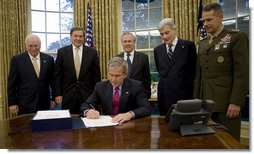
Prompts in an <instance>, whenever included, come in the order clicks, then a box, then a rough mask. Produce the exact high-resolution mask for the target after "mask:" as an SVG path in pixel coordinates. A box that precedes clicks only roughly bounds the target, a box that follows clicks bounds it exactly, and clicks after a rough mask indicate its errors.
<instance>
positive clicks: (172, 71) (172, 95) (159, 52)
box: [154, 39, 197, 114]
mask: <svg viewBox="0 0 254 154" xmlns="http://www.w3.org/2000/svg"><path fill="white" fill-rule="evenodd" d="M196 57H197V56H196V47H195V44H194V43H193V42H190V41H187V40H182V39H178V42H177V44H176V47H175V50H174V54H173V57H172V59H171V60H170V59H169V57H168V55H167V49H166V44H165V43H163V44H161V45H159V46H158V47H156V48H155V49H154V59H155V64H156V67H157V70H158V73H159V77H160V79H159V84H158V105H159V109H160V112H161V113H162V114H165V112H166V111H167V110H168V109H169V108H170V107H171V106H172V105H173V104H175V103H176V102H177V101H178V100H183V99H191V98H192V95H193V81H194V76H195V66H196Z"/></svg>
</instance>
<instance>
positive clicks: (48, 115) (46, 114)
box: [33, 110, 71, 120]
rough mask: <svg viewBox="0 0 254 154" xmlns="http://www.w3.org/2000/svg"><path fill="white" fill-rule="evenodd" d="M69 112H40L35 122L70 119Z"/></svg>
mask: <svg viewBox="0 0 254 154" xmlns="http://www.w3.org/2000/svg"><path fill="white" fill-rule="evenodd" d="M70 117H71V115H70V112H69V110H48V111H38V112H37V114H36V115H35V117H34V118H33V120H42V119H59V118H70Z"/></svg>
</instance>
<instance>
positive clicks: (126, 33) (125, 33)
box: [121, 32, 136, 42]
mask: <svg viewBox="0 0 254 154" xmlns="http://www.w3.org/2000/svg"><path fill="white" fill-rule="evenodd" d="M125 35H131V36H133V38H134V42H136V36H135V35H134V34H133V33H131V32H123V34H122V36H121V41H122V39H123V36H125Z"/></svg>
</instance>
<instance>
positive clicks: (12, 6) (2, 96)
mask: <svg viewBox="0 0 254 154" xmlns="http://www.w3.org/2000/svg"><path fill="white" fill-rule="evenodd" d="M27 13H28V1H27V0H21V1H17V0H1V3H0V21H1V24H0V40H1V41H0V72H1V75H0V82H1V83H0V88H1V90H0V92H1V93H0V109H2V117H3V118H4V119H5V118H8V117H9V108H8V104H7V102H8V99H7V78H8V73H9V65H10V60H11V57H12V56H13V55H16V54H18V53H20V52H21V51H24V50H25V37H26V34H27V23H28V22H27ZM1 106H2V108H1Z"/></svg>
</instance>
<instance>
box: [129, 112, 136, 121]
mask: <svg viewBox="0 0 254 154" xmlns="http://www.w3.org/2000/svg"><path fill="white" fill-rule="evenodd" d="M129 112H130V113H131V115H132V117H131V119H133V118H135V113H134V112H133V111H129Z"/></svg>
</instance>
